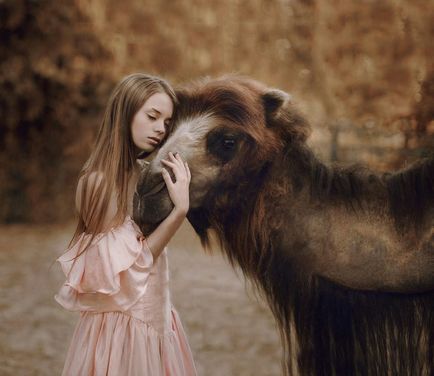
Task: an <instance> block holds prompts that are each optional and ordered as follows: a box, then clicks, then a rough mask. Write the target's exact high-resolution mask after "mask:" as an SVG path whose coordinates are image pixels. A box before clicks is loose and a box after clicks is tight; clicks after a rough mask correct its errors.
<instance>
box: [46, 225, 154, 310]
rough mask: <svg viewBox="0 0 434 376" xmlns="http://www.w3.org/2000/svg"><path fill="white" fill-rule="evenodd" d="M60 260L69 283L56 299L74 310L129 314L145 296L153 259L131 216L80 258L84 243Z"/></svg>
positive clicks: (99, 236)
mask: <svg viewBox="0 0 434 376" xmlns="http://www.w3.org/2000/svg"><path fill="white" fill-rule="evenodd" d="M90 236H91V235H89V234H82V235H81V238H80V239H79V241H78V242H77V243H76V244H75V245H74V246H73V247H71V248H70V249H69V250H68V251H67V252H66V253H64V254H63V255H62V256H60V257H59V258H58V259H57V261H58V262H59V263H60V265H61V267H62V270H63V272H64V274H65V276H66V281H65V283H64V284H63V286H62V287H61V288H60V290H59V291H58V293H57V294H56V295H55V296H54V298H55V299H56V301H57V302H58V303H59V304H60V305H62V306H63V307H64V308H65V309H67V310H70V311H93V312H105V311H119V310H120V311H126V310H128V309H129V308H130V307H131V306H133V305H134V304H135V303H136V302H137V301H138V300H139V299H140V298H141V297H142V296H143V295H144V293H145V291H146V287H147V280H148V277H149V275H150V272H151V269H152V266H153V256H152V253H151V252H150V250H149V248H148V247H147V245H146V241H145V240H143V236H142V235H141V232H140V230H138V227H137V225H136V224H135V223H134V222H133V220H132V219H131V218H130V217H127V219H126V221H125V222H124V223H123V224H122V225H120V226H119V227H116V228H114V229H112V230H110V231H109V232H107V233H102V234H98V235H97V236H96V237H95V238H94V240H93V241H92V243H91V245H90V246H89V248H88V249H87V250H86V251H85V252H84V253H83V254H82V255H80V256H79V257H78V258H77V259H75V260H71V259H72V258H73V257H75V256H76V255H77V252H78V251H79V245H80V242H81V241H82V240H84V241H86V237H90Z"/></svg>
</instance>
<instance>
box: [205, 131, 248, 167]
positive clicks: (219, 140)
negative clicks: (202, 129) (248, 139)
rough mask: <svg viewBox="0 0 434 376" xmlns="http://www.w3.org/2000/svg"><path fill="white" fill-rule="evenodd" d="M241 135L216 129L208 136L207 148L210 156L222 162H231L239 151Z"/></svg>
mask: <svg viewBox="0 0 434 376" xmlns="http://www.w3.org/2000/svg"><path fill="white" fill-rule="evenodd" d="M239 138H240V135H238V134H236V133H234V132H230V131H228V130H224V129H215V130H213V131H211V132H210V133H209V134H208V136H207V142H206V147H207V150H208V152H209V153H210V154H212V155H213V156H215V157H217V158H218V159H219V160H221V161H222V162H229V161H230V160H231V159H232V158H233V157H234V156H235V153H236V151H237V149H238V148H237V146H238V144H239Z"/></svg>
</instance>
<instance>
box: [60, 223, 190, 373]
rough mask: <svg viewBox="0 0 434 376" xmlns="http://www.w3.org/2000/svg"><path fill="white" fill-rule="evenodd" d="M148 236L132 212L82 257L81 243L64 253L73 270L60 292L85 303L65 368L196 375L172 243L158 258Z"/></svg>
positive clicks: (71, 301) (74, 306)
mask: <svg viewBox="0 0 434 376" xmlns="http://www.w3.org/2000/svg"><path fill="white" fill-rule="evenodd" d="M86 236H90V235H88V234H84V233H83V234H81V237H86ZM141 236H142V233H141V231H140V229H139V227H138V226H137V224H136V223H135V222H134V221H133V220H132V218H131V217H130V216H129V215H128V216H127V217H126V218H125V221H124V223H123V224H122V225H120V226H119V227H115V228H113V229H111V230H110V231H108V232H106V233H101V234H98V235H97V236H96V238H95V239H94V240H93V242H92V244H91V246H90V247H89V248H88V249H87V251H86V252H85V253H83V254H82V255H81V256H80V257H78V258H77V259H76V260H75V262H73V261H69V260H71V258H73V257H74V256H75V255H76V254H77V250H78V243H77V244H76V245H75V246H73V247H71V248H70V249H69V250H68V251H67V252H66V253H65V254H63V255H62V256H61V257H59V258H58V259H57V261H58V262H59V263H60V264H61V266H62V270H63V272H64V273H65V275H66V277H67V278H66V282H65V283H64V284H63V286H62V287H61V288H60V290H59V292H58V293H57V294H56V295H55V297H54V298H55V299H56V301H57V302H58V303H59V304H60V305H62V306H63V307H64V308H65V309H67V310H70V311H80V318H79V321H78V323H77V325H76V327H75V330H74V334H73V336H72V340H71V343H70V347H69V350H68V352H67V355H66V360H65V365H64V368H63V373H62V375H74V376H77V375H86V376H88V375H98V376H99V375H112V376H124V375H125V376H133V375H134V376H139V375H140V376H142V375H149V376H159V375H171V376H178V375H182V376H184V375H188V376H190V375H196V369H195V366H194V362H193V357H192V354H191V350H190V347H189V345H188V342H187V338H186V335H185V333H184V330H183V328H182V325H181V322H180V319H179V317H178V314H177V312H176V311H175V309H174V308H173V306H172V304H171V302H170V294H169V272H168V264H167V250H166V249H164V251H163V252H162V253H161V254H160V256H159V257H158V258H157V261H156V262H155V263H154V262H153V256H152V253H151V252H150V251H149V250H148V248H147V247H146V246H145V244H144V241H143V239H142V238H141Z"/></svg>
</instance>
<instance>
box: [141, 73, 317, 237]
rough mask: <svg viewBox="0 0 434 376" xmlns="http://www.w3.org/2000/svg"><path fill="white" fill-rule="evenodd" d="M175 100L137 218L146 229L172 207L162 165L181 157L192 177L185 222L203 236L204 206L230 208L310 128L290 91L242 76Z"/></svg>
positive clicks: (145, 174) (194, 87)
mask: <svg viewBox="0 0 434 376" xmlns="http://www.w3.org/2000/svg"><path fill="white" fill-rule="evenodd" d="M177 95H178V98H179V106H178V108H177V109H176V111H175V122H174V127H175V128H174V130H173V132H172V134H171V135H170V137H169V138H168V139H167V141H166V143H165V144H164V145H163V146H162V148H161V149H160V150H159V151H158V153H157V154H156V156H155V158H154V159H153V161H152V162H151V164H150V165H149V166H148V167H147V168H146V169H145V170H143V171H142V174H141V177H140V179H139V181H138V185H137V193H136V195H135V197H134V220H135V221H136V222H137V223H138V224H139V226H140V227H141V229H142V230H143V231H144V232H148V231H150V230H152V229H153V228H154V227H155V226H156V225H157V224H158V223H159V222H161V221H162V220H163V219H164V218H165V217H166V216H167V215H168V214H169V212H170V211H171V210H172V207H173V205H172V203H171V200H170V198H169V195H168V192H167V189H166V187H165V183H164V181H163V179H162V176H161V169H162V167H163V165H162V163H161V160H162V159H164V158H167V156H168V153H169V152H173V153H174V152H178V153H179V154H180V155H181V157H182V159H183V160H185V161H187V162H188V165H189V167H190V171H191V174H192V179H191V184H190V211H189V214H188V218H189V220H190V222H191V223H192V224H193V226H194V228H195V229H196V231H197V232H198V234H199V235H202V234H203V233H204V231H206V229H207V228H208V226H209V223H208V222H207V218H206V210H207V208H209V206H210V205H214V204H216V202H217V201H218V202H220V203H224V204H223V206H225V210H227V208H228V206H230V205H231V201H234V200H239V197H240V195H241V196H243V195H244V194H245V193H247V192H248V191H249V190H251V189H254V185H255V182H256V180H255V179H256V178H257V177H258V176H259V175H260V174H261V171H263V168H264V166H265V165H266V164H267V163H268V162H270V161H272V160H273V159H274V158H275V156H276V155H277V154H278V153H279V152H281V150H282V148H283V146H284V145H287V144H288V143H290V142H304V141H305V140H306V138H307V136H308V133H309V127H308V125H307V124H306V122H305V121H304V120H303V118H302V117H301V116H299V115H298V113H297V112H296V111H295V109H294V108H293V104H292V101H291V98H290V96H289V95H288V94H287V93H285V92H283V91H280V90H277V89H270V88H267V87H265V86H264V85H262V84H260V83H259V82H257V81H254V80H251V79H247V78H241V77H237V76H230V77H224V78H220V79H216V80H202V81H199V82H196V83H194V84H191V85H190V86H188V87H185V88H182V89H180V90H178V92H177ZM228 192H230V194H227V193H228ZM225 193H226V195H225ZM217 196H218V197H217ZM238 204H239V202H238ZM213 211H214V212H215V211H216V207H215V206H214V207H213Z"/></svg>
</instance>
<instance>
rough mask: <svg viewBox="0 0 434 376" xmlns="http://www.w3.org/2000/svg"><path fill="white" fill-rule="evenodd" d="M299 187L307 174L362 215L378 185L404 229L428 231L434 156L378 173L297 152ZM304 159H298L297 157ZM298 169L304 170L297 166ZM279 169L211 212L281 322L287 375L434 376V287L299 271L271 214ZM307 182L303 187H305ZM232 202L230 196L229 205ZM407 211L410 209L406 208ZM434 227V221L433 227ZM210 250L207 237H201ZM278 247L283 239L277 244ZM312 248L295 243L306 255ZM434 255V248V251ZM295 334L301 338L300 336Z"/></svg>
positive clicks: (317, 189) (319, 194)
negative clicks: (371, 283)
mask: <svg viewBox="0 0 434 376" xmlns="http://www.w3.org/2000/svg"><path fill="white" fill-rule="evenodd" d="M287 153H288V155H287V158H288V159H290V160H291V167H292V168H291V170H292V171H293V174H294V175H293V177H292V181H291V184H292V185H293V188H295V189H301V187H300V184H303V183H302V180H299V181H297V179H296V175H297V174H299V173H300V172H301V171H303V174H304V176H305V177H307V181H308V182H309V184H310V191H311V196H312V199H321V200H324V199H326V200H339V201H342V202H344V203H345V204H347V206H348V208H349V210H354V211H357V210H363V207H364V205H365V201H366V199H367V194H368V193H369V191H370V189H371V188H372V187H371V186H372V184H375V185H376V186H382V187H383V189H384V192H385V193H384V194H385V196H386V197H387V199H388V202H389V205H388V206H389V210H390V214H391V215H392V217H393V218H394V220H395V223H396V226H397V228H399V229H401V230H404V231H405V230H409V229H411V228H414V227H415V226H418V227H419V228H422V227H423V226H424V218H425V215H426V212H427V210H425V209H426V208H433V206H434V205H433V200H434V194H433V193H434V192H433V187H434V181H433V180H434V160H432V159H430V160H427V161H425V162H419V163H418V164H416V165H414V166H412V167H410V168H409V169H407V170H404V171H401V172H398V173H396V174H386V175H383V176H381V175H379V176H377V175H374V174H372V173H370V172H369V171H366V170H365V169H362V168H353V167H352V168H349V169H333V168H329V167H327V166H324V165H323V164H321V163H320V162H319V161H317V160H316V158H315V157H314V156H313V154H312V153H311V152H310V151H309V150H308V149H307V148H306V147H305V146H302V145H300V147H298V148H294V147H292V149H291V150H289V151H288V152H287ZM296 156H297V157H296ZM297 167H298V168H297ZM270 168H271V166H269V165H265V166H264V168H263V169H262V171H261V172H260V174H259V175H258V176H257V177H256V180H255V181H256V183H257V184H255V185H254V186H253V188H251V189H250V190H249V189H247V186H243V189H242V190H239V191H231V192H230V195H231V202H233V203H236V204H235V205H234V206H233V207H228V206H224V207H221V208H219V207H218V203H219V198H218V197H219V196H221V195H222V194H224V193H222V192H224V191H223V190H222V189H221V187H218V186H216V187H215V188H214V190H213V191H212V192H210V193H209V195H210V197H212V199H208V200H206V201H207V202H209V203H213V205H216V206H213V207H208V208H206V209H204V210H205V212H202V216H203V218H202V220H204V219H206V221H208V223H209V225H210V227H211V228H213V229H214V230H215V231H216V234H217V238H218V239H219V240H220V242H221V247H222V249H223V250H224V251H225V253H226V255H227V257H228V259H229V261H230V262H231V263H232V264H238V265H239V266H240V267H241V269H242V270H243V272H244V273H245V274H246V276H247V277H249V278H250V279H252V280H253V281H254V282H255V284H256V286H257V287H258V288H259V290H261V291H262V292H263V293H264V296H265V297H266V299H267V300H268V302H269V304H270V307H271V309H272V311H273V313H274V315H275V317H276V319H277V322H278V323H279V328H280V332H281V336H282V340H283V344H284V350H285V351H284V353H285V359H284V363H285V364H284V369H285V372H286V373H287V374H290V375H292V374H300V375H315V376H317V375H433V374H434V356H433V355H434V354H433V352H434V291H430V292H426V293H420V294H401V293H399V294H398V293H384V292H371V291H369V292H363V291H355V290H351V289H348V288H345V287H342V286H338V285H336V284H334V283H332V282H330V281H327V280H325V279H323V278H321V277H318V276H315V275H309V274H307V273H306V272H304V271H303V269H302V268H298V267H297V265H296V264H294V262H293V260H291V259H290V258H287V256H286V255H288V254H291V253H293V252H291V251H289V252H288V250H286V252H283V251H282V250H280V249H278V248H276V246H275V244H273V241H276V239H278V236H279V235H278V228H273V225H277V226H278V224H276V223H275V222H273V220H272V218H273V217H279V214H278V213H277V212H276V210H278V209H277V208H275V209H274V210H273V212H272V213H270V212H267V210H268V209H269V208H268V209H267V207H266V205H265V201H267V200H268V198H269V195H270V185H273V183H272V182H271V183H270V181H269V179H270V177H271V176H270V172H269V171H270ZM297 186H298V187H297ZM223 202H225V205H227V202H228V201H227V200H226V199H225V200H223ZM404 202H405V203H406V210H402V205H403V203H404ZM425 226H426V225H425ZM199 235H200V236H201V239H202V241H203V243H204V244H206V243H207V242H208V238H207V233H206V232H202V233H199ZM433 241H434V240H433ZM276 243H277V242H276ZM304 246H306V245H305V244H294V245H293V247H294V248H295V249H294V252H302V250H303V247H304ZM433 251H434V250H433ZM294 331H295V332H294Z"/></svg>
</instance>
